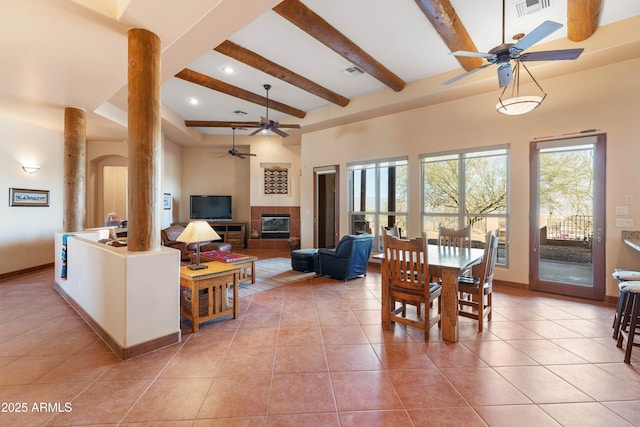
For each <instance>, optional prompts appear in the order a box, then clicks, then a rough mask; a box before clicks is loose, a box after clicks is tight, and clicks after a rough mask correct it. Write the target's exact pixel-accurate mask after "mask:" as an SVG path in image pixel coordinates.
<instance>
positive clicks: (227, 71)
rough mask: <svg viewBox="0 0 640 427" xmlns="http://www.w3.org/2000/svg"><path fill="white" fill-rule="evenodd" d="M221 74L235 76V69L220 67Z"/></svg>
mask: <svg viewBox="0 0 640 427" xmlns="http://www.w3.org/2000/svg"><path fill="white" fill-rule="evenodd" d="M222 72H223V73H225V74H235V72H236V69H235V68H233V67H232V66H231V65H225V66H224V67H222Z"/></svg>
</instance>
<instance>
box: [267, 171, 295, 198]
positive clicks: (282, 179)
mask: <svg viewBox="0 0 640 427" xmlns="http://www.w3.org/2000/svg"><path fill="white" fill-rule="evenodd" d="M264 194H289V169H287V168H283V167H280V166H272V167H268V168H264Z"/></svg>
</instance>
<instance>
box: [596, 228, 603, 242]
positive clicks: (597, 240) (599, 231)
mask: <svg viewBox="0 0 640 427" xmlns="http://www.w3.org/2000/svg"><path fill="white" fill-rule="evenodd" d="M596 242H598V243H602V228H598V230H597V231H596Z"/></svg>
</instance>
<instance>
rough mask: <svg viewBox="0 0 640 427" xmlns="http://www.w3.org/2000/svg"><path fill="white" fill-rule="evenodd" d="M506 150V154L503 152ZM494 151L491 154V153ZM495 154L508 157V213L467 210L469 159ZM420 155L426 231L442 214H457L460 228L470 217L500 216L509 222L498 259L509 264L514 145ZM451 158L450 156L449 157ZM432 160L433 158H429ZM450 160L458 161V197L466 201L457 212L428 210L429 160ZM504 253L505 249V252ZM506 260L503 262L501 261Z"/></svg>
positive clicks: (506, 223)
mask: <svg viewBox="0 0 640 427" xmlns="http://www.w3.org/2000/svg"><path fill="white" fill-rule="evenodd" d="M500 151H503V153H499V152H500ZM492 152H493V153H494V154H491V153H492ZM491 156H505V175H506V176H505V177H504V178H505V187H506V188H505V192H506V200H505V212H504V213H474V212H466V201H467V191H466V185H465V184H466V176H467V171H466V167H465V160H467V159H471V158H476V157H491ZM419 158H420V187H421V188H420V216H421V221H422V225H421V226H422V230H424V231H427V222H428V221H427V220H428V219H431V220H433V219H434V218H438V217H442V218H450V217H456V219H457V222H458V224H459V225H460V224H462V225H460V227H463V226H465V225H466V224H467V218H469V217H470V216H472V217H476V218H487V219H488V218H496V219H503V221H504V224H505V229H504V230H501V234H502V232H504V235H501V236H499V237H500V246H503V247H504V252H503V253H504V260H500V259H499V260H498V265H500V266H501V267H508V266H509V235H510V211H511V209H510V197H509V194H510V190H509V188H510V160H511V147H510V145H509V144H503V145H494V146H485V147H475V148H469V149H462V150H455V151H446V152H437V153H428V154H427V153H424V154H421V155H420V156H419ZM447 158H449V159H447ZM427 159H429V160H427ZM447 160H456V161H457V167H458V193H457V194H458V198H459V200H461V201H462V203H459V204H458V210H457V212H430V211H426V209H425V204H426V203H425V191H426V182H425V179H426V178H425V166H424V165H425V163H429V162H438V161H447ZM501 252H502V251H501ZM501 261H502V262H501Z"/></svg>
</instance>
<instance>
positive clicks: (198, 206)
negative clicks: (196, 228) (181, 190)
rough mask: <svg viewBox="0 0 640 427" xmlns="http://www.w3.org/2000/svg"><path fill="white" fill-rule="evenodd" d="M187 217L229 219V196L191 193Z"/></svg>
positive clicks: (210, 219) (209, 219) (213, 219)
mask: <svg viewBox="0 0 640 427" xmlns="http://www.w3.org/2000/svg"><path fill="white" fill-rule="evenodd" d="M189 218H191V219H206V220H208V221H231V196H204V195H193V194H192V195H191V200H190V204H189Z"/></svg>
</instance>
